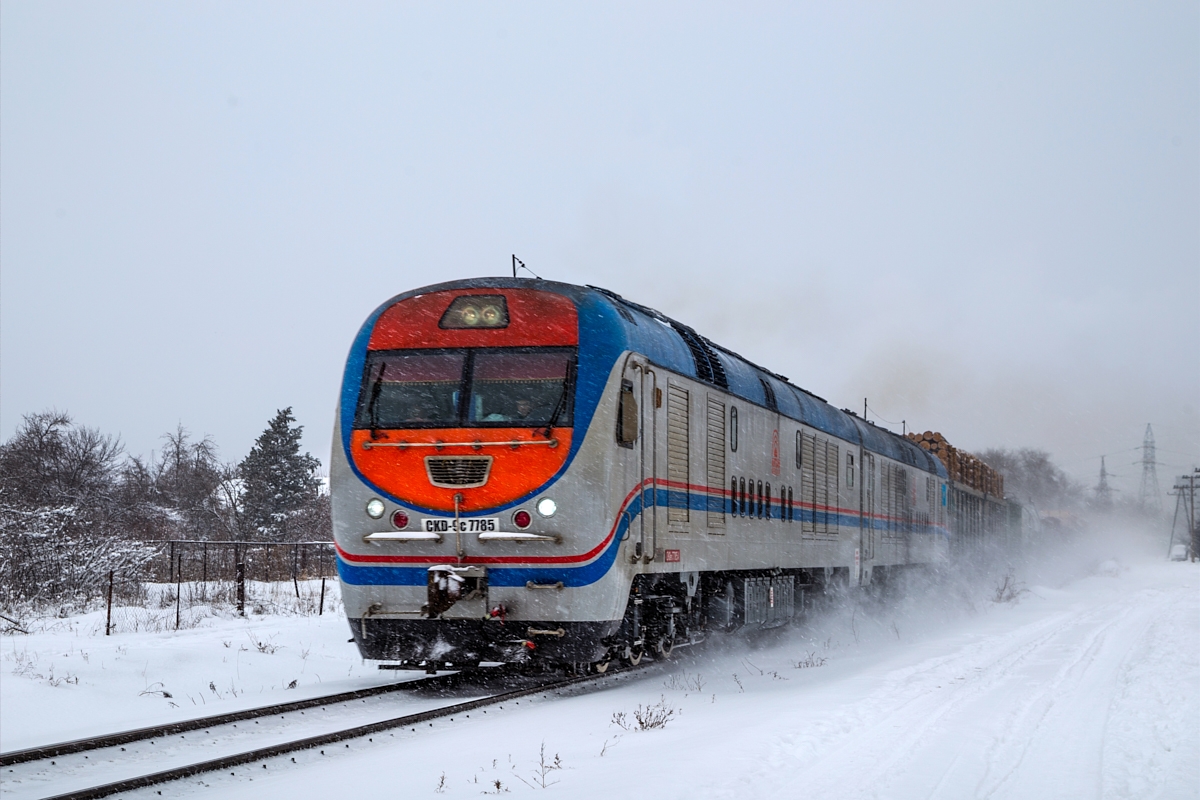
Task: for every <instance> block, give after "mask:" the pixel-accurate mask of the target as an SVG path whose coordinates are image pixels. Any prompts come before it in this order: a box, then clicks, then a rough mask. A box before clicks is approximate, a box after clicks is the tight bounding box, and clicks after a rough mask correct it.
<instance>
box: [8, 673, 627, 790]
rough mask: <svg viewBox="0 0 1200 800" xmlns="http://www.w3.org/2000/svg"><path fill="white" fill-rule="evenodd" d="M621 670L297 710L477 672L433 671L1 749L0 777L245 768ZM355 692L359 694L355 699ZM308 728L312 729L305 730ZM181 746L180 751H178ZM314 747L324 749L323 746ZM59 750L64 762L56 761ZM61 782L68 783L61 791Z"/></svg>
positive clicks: (113, 780) (21, 780)
mask: <svg viewBox="0 0 1200 800" xmlns="http://www.w3.org/2000/svg"><path fill="white" fill-rule="evenodd" d="M622 674H624V671H621V672H615V673H614V672H609V673H607V674H605V675H595V674H593V675H584V676H579V677H571V678H565V679H563V678H560V679H557V680H554V681H550V682H538V683H536V684H535V685H532V686H527V687H522V688H518V689H512V690H509V691H504V692H500V693H496V694H489V695H485V696H484V697H479V698H474V699H471V700H467V701H465V702H460V703H455V704H452V705H448V706H440V707H435V708H431V709H425V710H421V711H418V712H416V713H409V714H403V715H400V716H390V717H385V718H383V719H378V718H376V719H371V721H368V722H365V723H364V722H360V723H359V724H354V725H347V724H346V722H345V721H341V722H339V721H338V720H337V719H328V718H326V719H315V718H312V719H307V720H306V719H304V718H303V717H304V715H305V711H306V710H309V709H314V708H319V709H321V710H322V711H328V710H329V708H330V707H335V706H341V707H343V708H349V709H352V710H354V711H355V712H356V713H358V714H359V715H360V716H361V715H362V714H363V713H364V712H365V713H366V714H367V715H368V716H370V715H371V709H369V708H364V706H365V701H366V700H367V698H369V697H378V696H381V695H386V694H389V693H393V692H396V691H399V690H402V689H404V688H410V689H417V688H420V689H424V690H434V691H438V690H450V689H454V690H455V691H460V690H462V689H463V688H468V689H469V685H468V682H469V681H470V679H471V678H472V677H477V674H476V675H464V674H456V675H446V676H438V677H436V678H427V679H424V680H419V681H410V682H405V683H399V684H389V685H388V686H381V687H374V688H373V689H365V690H359V691H355V692H345V693H341V694H337V695H329V696H326V697H320V698H312V699H311V700H301V701H297V702H294V703H284V704H279V705H275V706H264V707H262V708H258V709H250V710H247V711H240V712H235V713H232V714H222V715H220V716H216V717H206V718H202V719H196V720H190V721H186V722H181V723H172V724H170V725H163V726H156V727H153V728H142V729H138V730H133V731H125V732H121V733H116V734H109V735H106V736H98V737H93V738H90V739H79V740H75V741H71V742H64V743H61V744H56V745H49V746H46V747H39V748H29V749H27V750H21V751H14V752H11V753H5V754H3V755H2V756H0V758H2V759H3V761H0V767H3V773H0V774H2V775H3V777H4V781H3V783H4V784H5V796H6V797H13V798H26V797H28V798H35V797H36V798H43V799H44V800H85V799H90V798H99V797H109V796H112V795H115V794H118V793H121V792H129V791H133V790H135V789H142V788H145V787H148V786H155V785H159V784H164V783H168V782H170V781H176V780H180V779H183V778H188V777H191V776H195V775H201V774H203V773H208V772H216V771H224V770H235V769H236V768H237V767H243V768H244V766H245V765H248V764H255V765H257V764H259V763H260V762H261V765H262V768H263V769H266V768H267V761H268V760H270V759H275V758H278V757H279V756H282V755H286V754H288V753H296V752H298V751H302V750H310V749H315V748H321V747H325V746H328V745H332V744H337V743H340V742H348V741H349V740H351V739H358V738H362V737H368V739H370V737H372V736H373V735H375V734H379V733H383V732H387V731H399V730H400V729H403V728H406V727H407V728H410V729H411V730H412V732H416V730H417V729H416V727H415V726H417V725H418V724H421V725H424V724H432V721H434V720H437V719H443V718H449V719H450V720H451V721H452V720H453V719H454V717H456V716H459V715H462V716H464V717H465V716H469V715H470V712H472V711H476V710H479V709H483V710H484V711H483V713H487V711H486V707H488V706H495V705H500V706H501V707H502V706H503V704H504V703H507V702H513V703H519V702H520V700H521V699H522V698H526V697H532V696H536V695H543V696H546V697H548V696H549V695H550V694H552V693H560V692H562V691H563V690H565V689H568V688H570V687H574V686H578V685H580V684H584V683H589V682H596V681H599V680H604V679H609V680H611V679H613V678H617V677H620V676H621V675H622ZM435 682H436V683H435ZM355 700H359V701H363V702H362V703H355V702H354V701H355ZM375 716H378V714H377V713H376V714H375ZM268 720H270V721H272V722H273V723H275V724H274V729H273V730H271V729H268V728H264V727H263V726H262V725H261V723H262V722H264V721H268ZM247 721H250V722H253V723H254V724H253V725H250V726H246V725H243V726H242V729H240V730H235V729H236V728H237V726H238V723H243V722H247ZM255 726H258V727H257V728H256V727H255ZM285 728H286V729H287V730H285ZM297 728H300V729H304V730H303V732H305V733H309V734H310V735H305V736H299V737H296V736H295V735H294V734H295V732H296V729H297ZM313 729H318V730H317V732H312V731H313ZM195 731H203V732H204V733H203V734H202V735H201V736H200V737H198V738H197V737H195V736H193V739H192V741H190V742H185V741H184V740H185V739H186V738H187V737H186V736H185V734H187V733H192V732H195ZM248 737H253V738H254V741H255V743H260V742H261V741H262V740H263V739H264V738H268V739H269V738H274V739H276V740H277V741H274V742H272V743H271V744H267V745H265V746H258V747H250V748H248V749H242V747H241V746H239V745H240V744H241V743H240V742H238V741H237V740H239V739H244V738H248ZM231 740H232V742H231ZM138 743H141V745H142V746H141V747H139V748H131V747H127V746H128V745H134V744H138ZM222 745H224V747H225V749H227V750H229V752H226V753H225V754H223V755H220V756H218V757H216V758H207V759H203V760H198V759H196V758H195V757H194V756H195V755H196V754H195V753H194V752H192V751H194V750H196V749H199V750H200V751H202V752H204V753H205V754H207V753H208V752H210V751H211V750H212V749H214V748H219V747H221V746H222ZM348 746H349V745H347V747H348ZM181 750H182V751H184V752H182V753H181V752H180V751H181ZM131 751H132V752H131ZM321 752H322V754H324V751H323V750H322V751H321ZM189 753H190V754H191V757H189ZM64 757H65V758H66V759H67V762H69V763H66V762H64V763H62V764H60V763H59V762H60V760H62V759H63V758H64ZM294 760H295V759H294V758H293V761H294ZM164 761H168V762H170V761H174V762H179V763H176V765H174V766H171V767H169V768H166V769H157V770H155V771H147V769H146V767H147V766H155V767H158V766H161V764H162V763H163V762H164ZM73 787H79V788H73ZM64 788H66V789H67V791H62V789H64ZM51 792H53V793H52V794H51Z"/></svg>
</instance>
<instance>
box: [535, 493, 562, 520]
mask: <svg viewBox="0 0 1200 800" xmlns="http://www.w3.org/2000/svg"><path fill="white" fill-rule="evenodd" d="M556 511H558V503H556V502H554V501H553V500H551V499H550V498H549V497H543V498H542V499H541V500H538V501H537V512H538V513H539V514H541V515H542V516H543V517H553V516H554V512H556Z"/></svg>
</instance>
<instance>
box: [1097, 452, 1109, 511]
mask: <svg viewBox="0 0 1200 800" xmlns="http://www.w3.org/2000/svg"><path fill="white" fill-rule="evenodd" d="M1096 507H1097V508H1099V509H1101V510H1103V511H1107V510H1108V509H1110V508H1112V488H1111V487H1110V486H1109V485H1108V469H1107V468H1105V466H1104V456H1100V483H1098V484H1096Z"/></svg>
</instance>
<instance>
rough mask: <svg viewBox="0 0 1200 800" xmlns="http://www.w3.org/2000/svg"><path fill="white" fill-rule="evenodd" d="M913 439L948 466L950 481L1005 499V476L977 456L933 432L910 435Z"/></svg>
mask: <svg viewBox="0 0 1200 800" xmlns="http://www.w3.org/2000/svg"><path fill="white" fill-rule="evenodd" d="M908 438H909V439H911V440H912V441H913V442H914V443H915V444H916V445H917V446H918V447H920V448H921V449H922V450H928V451H929V452H931V453H933V454H934V455H935V456H937V457H938V458H939V459H941V462H942V463H943V464H945V465H946V472H948V473H949V474H950V480H952V481H955V482H957V483H965V484H966V485H967V486H970V487H971V488H972V489H975V490H976V491H979V492H984V493H986V494H990V495H993V496H995V497H1004V476H1003V475H1001V474H1000V473H999V472H997V471H996V470H994V469H992V468H991V467H989V466H988V465H987V464H985V463H983V462H982V461H980V460H979V459H978V458H976V457H975V456H973V455H971V454H970V453H968V452H966V451H965V450H959V449H958V448H956V447H954V446H953V445H951V444H950V443H949V442H947V441H946V437H945V436H942V435H941V434H940V433H935V432H933V431H925V432H924V433H910V434H908Z"/></svg>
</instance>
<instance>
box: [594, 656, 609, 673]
mask: <svg viewBox="0 0 1200 800" xmlns="http://www.w3.org/2000/svg"><path fill="white" fill-rule="evenodd" d="M610 664H612V661H610V660H609V658H608V656H605V657H604V658H602V659H600V660H599V661H597V662H595V663H594V664H592V672H594V673H596V674H597V675H603V674H604V673H606V672H608V667H609V665H610Z"/></svg>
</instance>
